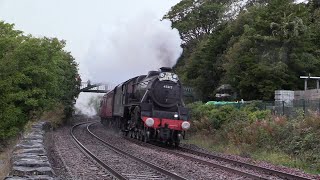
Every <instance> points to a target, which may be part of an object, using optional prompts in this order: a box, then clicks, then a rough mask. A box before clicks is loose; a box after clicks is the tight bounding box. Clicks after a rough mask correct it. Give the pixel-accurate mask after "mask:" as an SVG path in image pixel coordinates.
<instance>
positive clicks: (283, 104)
mask: <svg viewBox="0 0 320 180" xmlns="http://www.w3.org/2000/svg"><path fill="white" fill-rule="evenodd" d="M282 116H284V101H282Z"/></svg>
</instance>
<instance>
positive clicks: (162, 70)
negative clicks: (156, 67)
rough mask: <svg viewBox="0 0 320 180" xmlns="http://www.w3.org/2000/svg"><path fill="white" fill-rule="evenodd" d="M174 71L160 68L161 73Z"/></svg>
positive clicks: (168, 68)
mask: <svg viewBox="0 0 320 180" xmlns="http://www.w3.org/2000/svg"><path fill="white" fill-rule="evenodd" d="M171 71H172V68H170V67H161V68H160V72H171Z"/></svg>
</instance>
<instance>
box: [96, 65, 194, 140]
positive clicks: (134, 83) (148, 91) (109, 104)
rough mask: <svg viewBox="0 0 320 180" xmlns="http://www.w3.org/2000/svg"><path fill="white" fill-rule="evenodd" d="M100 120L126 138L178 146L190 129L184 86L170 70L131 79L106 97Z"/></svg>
mask: <svg viewBox="0 0 320 180" xmlns="http://www.w3.org/2000/svg"><path fill="white" fill-rule="evenodd" d="M99 116H100V117H101V123H102V124H104V125H111V126H115V127H117V128H120V129H121V130H122V132H124V134H125V135H126V136H128V135H129V136H130V137H132V138H137V139H140V140H143V141H145V142H148V141H150V140H152V141H154V140H155V141H162V142H165V143H167V144H169V145H172V144H174V145H175V146H178V145H179V143H180V140H181V138H182V137H184V134H185V131H186V130H188V129H189V128H190V122H189V112H188V109H187V108H186V107H184V103H183V100H182V86H181V83H180V81H179V78H178V76H177V75H176V74H175V73H173V72H172V69H171V68H168V67H162V68H160V70H159V71H149V73H148V75H141V76H137V77H134V78H132V79H129V80H127V81H126V82H123V83H121V84H119V85H118V86H116V87H115V88H114V89H113V90H111V91H109V92H108V93H106V94H105V95H104V96H103V99H102V100H101V104H100V113H99Z"/></svg>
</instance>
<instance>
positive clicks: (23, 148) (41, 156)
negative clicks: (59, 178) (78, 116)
mask: <svg viewBox="0 0 320 180" xmlns="http://www.w3.org/2000/svg"><path fill="white" fill-rule="evenodd" d="M46 127H48V124H47V123H45V122H39V123H37V124H34V125H32V129H31V132H30V133H29V134H26V135H25V136H24V137H23V139H22V140H21V141H20V142H19V144H17V145H16V147H15V149H14V151H13V155H12V157H11V164H12V168H11V172H10V174H9V175H8V177H6V178H5V179H6V180H19V179H43V180H51V179H55V174H54V172H53V169H52V168H51V165H50V163H49V160H48V157H47V153H46V150H45V147H44V133H45V129H46Z"/></svg>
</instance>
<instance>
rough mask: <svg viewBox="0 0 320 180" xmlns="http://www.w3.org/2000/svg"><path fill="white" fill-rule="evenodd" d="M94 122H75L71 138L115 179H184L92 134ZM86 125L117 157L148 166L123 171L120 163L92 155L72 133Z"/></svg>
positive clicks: (88, 130) (134, 163) (96, 137)
mask: <svg viewBox="0 0 320 180" xmlns="http://www.w3.org/2000/svg"><path fill="white" fill-rule="evenodd" d="M95 123H96V122H94V123H88V122H86V123H80V124H77V125H75V126H73V127H72V129H71V135H72V137H73V139H74V140H75V142H76V143H77V144H78V146H79V147H80V148H81V149H82V150H83V151H85V153H86V154H87V155H88V156H90V157H91V158H92V159H94V160H95V161H96V162H98V163H99V164H100V165H101V166H102V167H103V168H105V169H106V170H108V171H109V172H110V173H111V174H112V175H113V176H114V177H116V178H117V179H178V180H185V178H184V177H182V176H179V175H177V174H175V173H172V172H170V171H167V170H165V169H163V168H161V167H158V166H156V165H154V164H151V163H149V162H146V161H144V160H142V159H141V158H138V157H135V156H132V155H130V154H128V153H126V152H125V151H122V150H121V149H119V148H117V147H115V146H113V145H112V144H110V143H108V142H105V141H104V140H102V139H101V138H99V137H98V136H96V135H95V134H93V133H92V132H91V131H90V129H89V127H90V126H91V125H92V124H95ZM85 124H87V125H86V130H87V132H88V133H89V134H91V135H92V137H94V138H95V139H97V140H99V141H100V142H102V143H103V145H104V146H106V147H107V148H108V149H111V150H112V151H113V152H114V153H116V154H117V155H118V158H120V157H121V158H125V159H126V160H127V159H131V160H132V162H133V161H134V162H133V165H134V166H135V165H142V166H147V167H148V168H143V171H139V172H134V171H133V172H131V171H124V170H123V169H121V167H120V166H121V163H117V164H108V163H105V162H104V161H103V160H101V159H100V158H99V157H97V156H96V155H94V154H93V153H92V152H91V151H89V150H88V149H87V148H86V147H85V146H84V145H83V144H82V143H81V142H80V141H79V140H78V139H77V138H76V136H75V135H74V129H75V128H77V127H79V126H81V125H85Z"/></svg>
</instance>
